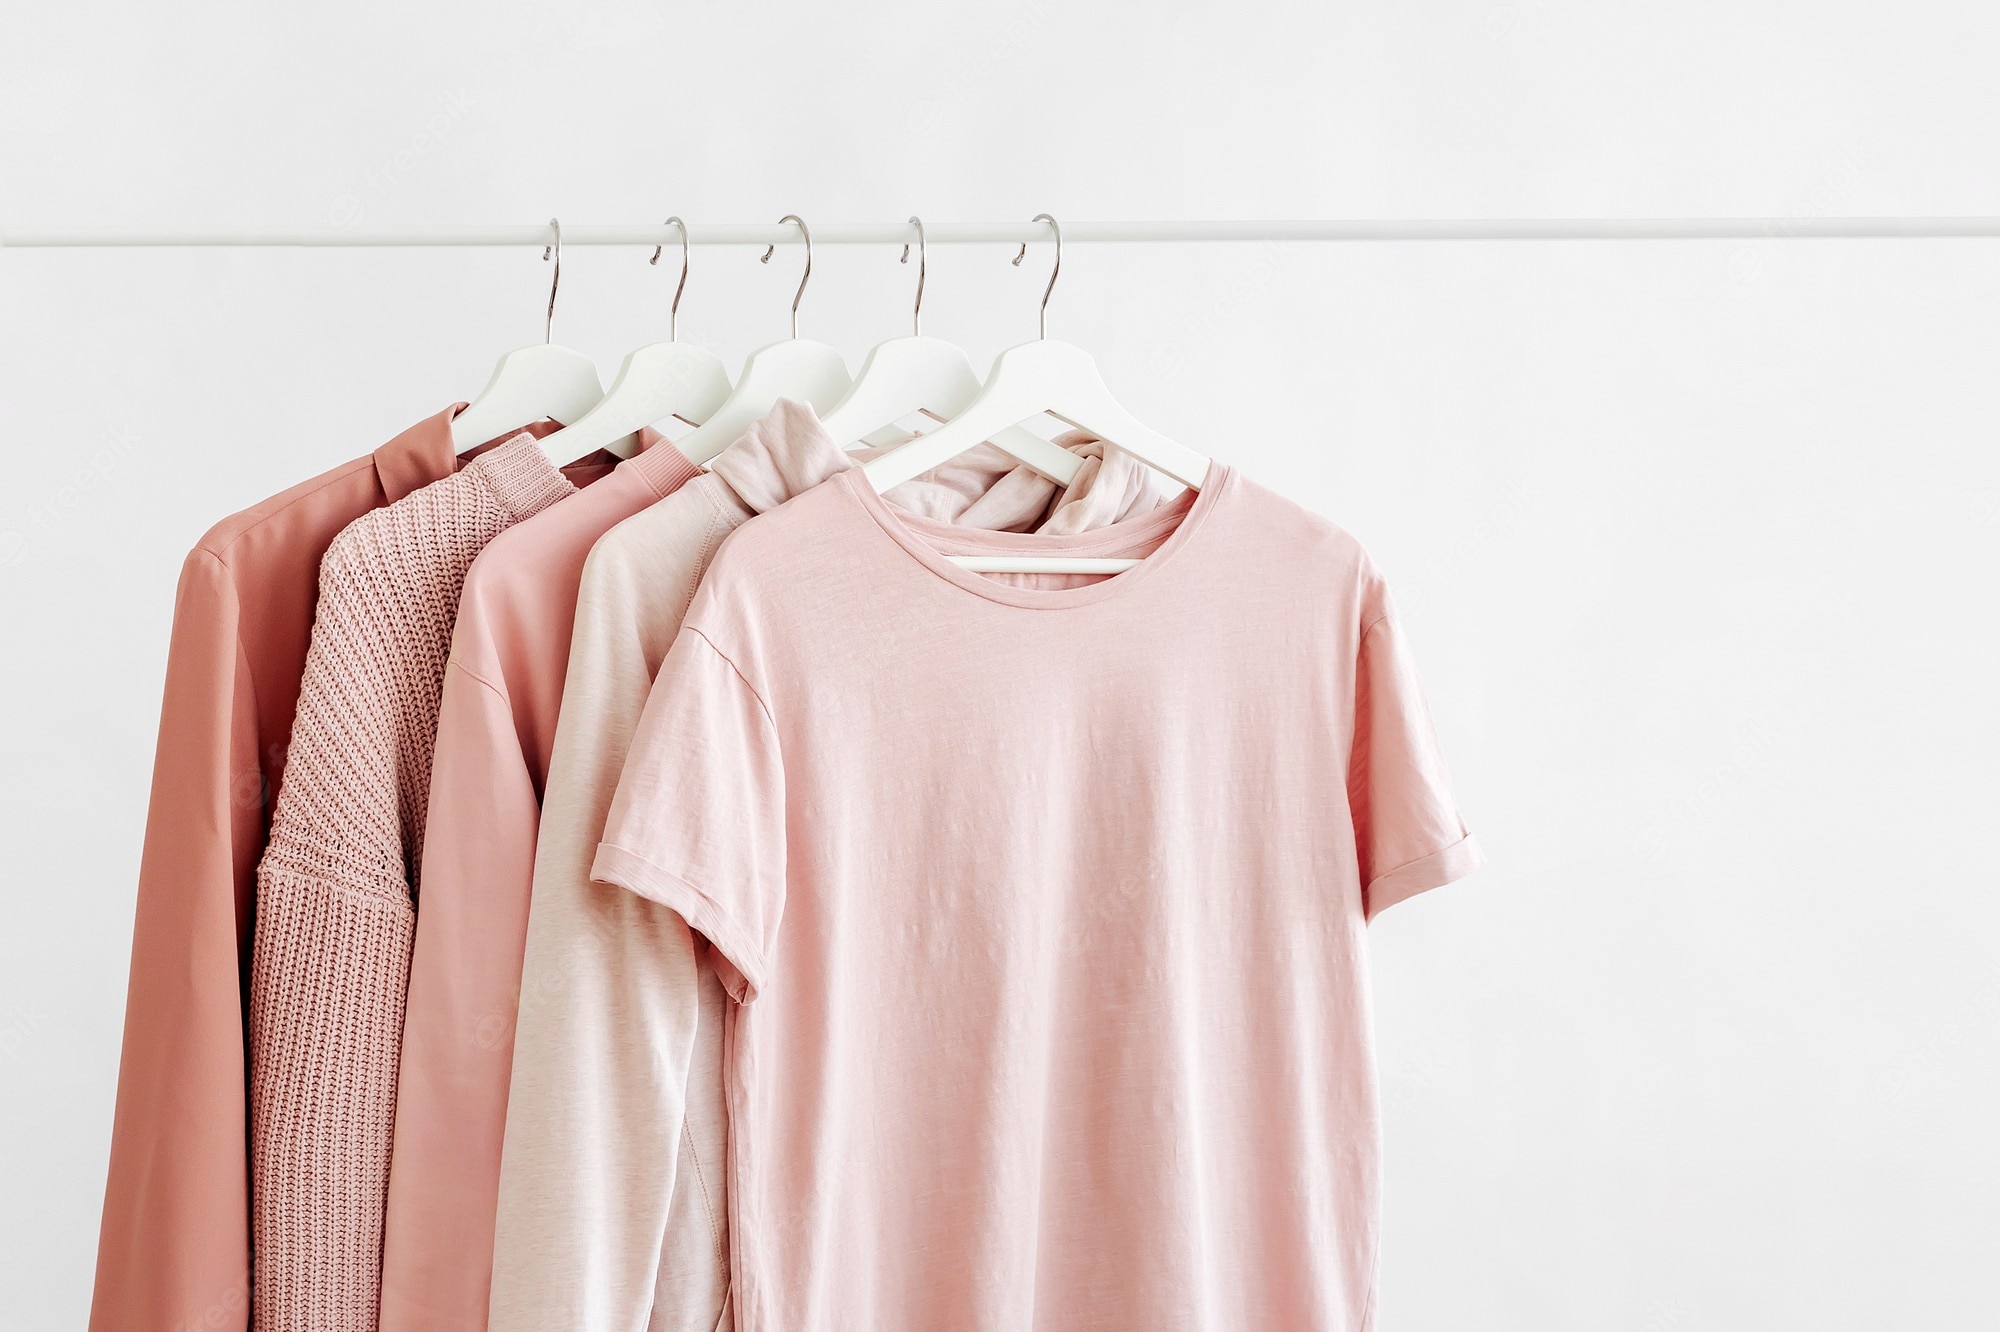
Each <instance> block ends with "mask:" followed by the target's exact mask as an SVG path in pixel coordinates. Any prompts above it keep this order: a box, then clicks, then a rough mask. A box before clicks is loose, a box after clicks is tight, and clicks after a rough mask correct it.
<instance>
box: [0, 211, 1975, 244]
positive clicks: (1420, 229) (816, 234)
mask: <svg viewBox="0 0 2000 1332" xmlns="http://www.w3.org/2000/svg"><path fill="white" fill-rule="evenodd" d="M924 235H925V239H927V240H929V241H930V242H931V243H932V244H934V245H935V244H947V245H950V244H976V243H1000V242H1004V243H1007V244H1019V243H1021V242H1024V241H1026V242H1035V241H1049V240H1053V239H1054V238H1055V233H1054V232H1053V231H1051V230H1050V229H1049V227H1048V226H1046V225H1044V224H1043V223H1040V222H932V223H926V224H925V226H924ZM554 237H555V233H554V231H553V230H552V229H551V228H550V227H549V225H548V224H547V223H536V224H528V225H522V226H504V227H471V228H465V229H461V230H422V229H410V230H383V229H371V228H366V227H320V228H304V229H274V230H256V231H141V230H130V231H127V230H102V231H90V230H81V231H61V230H56V231H33V230H23V231H0V249H72V248H76V249H88V248H96V249H130V248H151V247H183V246H186V247H199V248H236V247H240V246H250V247H266V246H270V247H282V248H301V249H349V248H370V247H397V246H488V245H521V246H531V245H547V244H548V243H549V242H550V241H551V240H553V239H554ZM1979 237H2000V217H1679V218H1605V217H1591V218H1582V217H1579V218H1500V219H1487V220H1478V219H1457V218H1401V219H1394V218H1383V219H1340V220H1319V221H1314V220H1301V221H1291V222H1283V221H1266V222H1064V223H1063V224H1062V238H1063V239H1064V240H1065V241H1070V242H1082V243H1091V242H1118V243H1138V244H1144V243H1149V242H1158V243H1171V244H1185V243H1190V242H1208V241H1222V242H1231V241H1234V242H1260V241H1261V242H1273V241H1577V240H1922V239H1971V238H1979ZM798 239H799V232H798V229H797V228H796V227H793V226H791V225H789V224H785V223H716V224H713V225H704V224H701V223H696V224H694V225H692V226H690V227H689V228H688V240H689V242H690V243H692V244H695V245H784V244H789V243H793V242H796V241H797V240H798ZM812 239H813V242H814V244H817V245H901V244H905V243H914V242H915V241H916V240H917V239H918V237H917V229H916V228H915V227H914V226H911V225H910V224H908V223H904V222H880V223H876V222H862V223H837V222H836V223H825V224H815V225H814V226H813V228H812ZM562 240H563V243H564V244H567V245H659V244H661V243H663V242H665V243H670V244H679V242H680V233H679V232H678V231H677V230H676V229H675V228H672V227H669V226H667V225H665V224H664V223H661V224H653V225H642V226H570V225H565V226H564V227H563V228H562Z"/></svg>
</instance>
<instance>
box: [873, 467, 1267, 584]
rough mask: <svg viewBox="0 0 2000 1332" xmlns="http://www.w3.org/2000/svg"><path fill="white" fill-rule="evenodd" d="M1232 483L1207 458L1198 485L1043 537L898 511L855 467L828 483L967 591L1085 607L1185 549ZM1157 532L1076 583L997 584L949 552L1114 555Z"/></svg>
mask: <svg viewBox="0 0 2000 1332" xmlns="http://www.w3.org/2000/svg"><path fill="white" fill-rule="evenodd" d="M1235 481H1236V473H1235V470H1234V469H1233V468H1230V467H1227V466H1225V465H1224V464H1222V463H1211V464H1210V465H1209V469H1208V475H1207V477H1206V478H1205V479H1204V481H1203V484H1202V487H1201V489H1200V490H1191V491H1187V492H1185V493H1183V494H1182V495H1180V496H1179V497H1178V498H1176V499H1173V500H1169V501H1168V502H1167V503H1165V504H1162V505H1160V506H1159V507H1158V508H1156V509H1152V510H1150V511H1148V512H1146V513H1143V514H1139V515H1137V516H1135V517H1131V518H1121V519H1119V520H1118V521H1117V522H1115V523H1109V524H1106V525H1105V526H1103V527H1098V528H1093V529H1091V530H1090V531H1087V532H1076V533H1072V534H1069V535H1063V536H1046V535H1043V534H1041V533H1038V532H989V531H984V530H981V529H978V528H967V527H960V526H958V525H956V524H953V523H946V522H939V521H938V520H937V519H934V518H925V517H923V516H921V515H919V514H913V513H904V512H902V511H901V510H899V509H897V508H896V507H895V506H894V505H892V504H890V502H889V501H888V500H886V499H884V498H882V496H881V494H880V493H879V492H877V491H876V489H875V487H874V485H873V484H871V483H870V482H869V480H868V477H867V474H866V472H865V471H864V470H863V469H861V468H859V467H857V468H854V469H852V470H851V471H847V472H842V473H841V474H840V475H839V476H836V477H835V478H833V483H834V484H836V485H839V486H842V487H844V488H845V490H846V493H847V494H848V495H849V496H850V497H851V498H852V499H853V500H854V502H855V503H856V504H857V505H859V506H860V508H861V510H862V511H863V512H864V513H866V514H867V515H868V516H869V517H870V518H872V519H874V520H875V524H876V526H878V527H880V528H881V529H882V532H883V534H884V535H886V536H887V537H888V538H889V539H890V540H891V541H893V542H895V543H896V544H897V545H898V546H900V547H902V549H903V552H904V553H905V554H907V555H908V556H909V557H910V558H911V559H913V560H915V561H916V562H917V564H919V565H920V566H922V567H923V568H924V569H926V570H928V571H929V572H931V573H932V574H935V575H936V576H937V577H939V578H941V579H943V580H944V581H945V582H947V583H951V584H953V585H955V586H956V587H958V588H959V589H960V590H962V591H965V592H970V593H971V594H973V595H974V596H978V597H984V598H985V599H986V600H988V601H997V602H1000V603H1001V604H1003V605H1008V606H1019V607H1023V608H1027V609H1031V610H1043V609H1047V610H1060V609H1063V608H1066V607H1071V606H1084V605H1089V604H1092V603H1094V602H1099V601H1103V600H1105V599H1107V598H1109V597H1115V596H1121V595H1123V594H1125V593H1127V592H1129V591H1130V590H1131V589H1132V588H1133V587H1135V586H1136V585H1138V584H1139V583H1142V582H1144V581H1145V580H1146V578H1147V577H1148V576H1150V575H1152V574H1156V573H1158V572H1159V571H1160V570H1161V569H1162V568H1165V567H1166V566H1167V565H1168V564H1169V563H1171V562H1172V561H1173V559H1174V557H1175V556H1177V555H1179V554H1180V553H1181V551H1182V550H1183V549H1185V548H1186V546H1187V545H1188V543H1189V542H1190V541H1192V540H1193V539H1194V535H1195V533H1196V531H1197V530H1198V529H1199V528H1200V527H1201V526H1202V524H1203V523H1204V522H1205V521H1206V520H1207V518H1208V515H1209V514H1210V513H1212V512H1213V511H1214V509H1215V506H1216V505H1217V504H1218V503H1220V502H1221V500H1222V496H1223V495H1224V493H1225V492H1227V491H1229V490H1230V489H1232V488H1233V487H1234V485H1235ZM1163 534H1164V538H1165V539H1164V540H1161V541H1160V543H1159V545H1157V546H1155V547H1154V548H1153V550H1151V551H1150V552H1148V553H1147V554H1146V555H1144V556H1142V557H1140V559H1139V563H1138V564H1137V565H1135V566H1133V567H1132V568H1130V569H1127V570H1125V571H1124V572H1123V573H1118V574H1113V575H1111V576H1110V577H1108V578H1102V579H1099V580H1098V581H1097V582H1094V583H1083V584H1080V585H1079V586H1076V587H1052V588H1039V587H1023V586H1021V585H1019V584H1016V583H1003V582H1000V581H999V580H997V579H995V578H990V577H988V576H986V575H985V574H980V573H975V572H973V571H972V570H970V569H966V568H962V567H960V566H959V565H957V564H954V563H952V561H951V559H950V558H948V557H949V556H952V555H1069V556H1076V557H1079V558H1097V557H1117V556H1119V555H1120V553H1121V552H1126V551H1130V550H1131V549H1132V548H1133V547H1134V546H1140V545H1144V544H1145V543H1147V542H1149V541H1151V540H1153V539H1155V538H1157V537H1160V536H1162V535H1163Z"/></svg>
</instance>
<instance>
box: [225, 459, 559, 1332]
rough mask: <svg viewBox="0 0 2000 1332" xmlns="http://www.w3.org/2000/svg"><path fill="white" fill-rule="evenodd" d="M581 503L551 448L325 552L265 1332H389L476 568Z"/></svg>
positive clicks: (350, 531) (263, 1136)
mask: <svg viewBox="0 0 2000 1332" xmlns="http://www.w3.org/2000/svg"><path fill="white" fill-rule="evenodd" d="M569 489H570V487H569V483H568V482H566V481H565V480H564V479H563V478H562V476H561V475H560V474H559V473H558V472H557V471H556V470H555V469H554V467H552V466H551V465H550V464H549V463H548V461H547V459H546V458H544V457H543V456H542V454H541V452H540V451H539V449H538V447H537V446H536V445H535V444H534V442H533V441H532V440H528V439H525V438H522V439H517V440H514V441H510V442H509V443H508V444H504V445H502V446H500V447H499V448H497V449H495V450H493V451H492V452H491V453H488V454H485V455H482V456H481V457H480V459H479V460H478V461H476V462H474V463H472V464H470V465H469V466H468V467H467V468H466V469H465V470H464V471H462V472H460V473H458V474H457V475H455V476H451V477H448V478H446V479H444V480H442V481H439V482H436V483H434V484H432V485H430V486H427V487H425V488H424V489H422V490H419V491H417V492H415V493H414V494H411V495H409V496H407V497H405V498H404V499H403V500H401V501H399V502H397V503H396V504H393V505H391V506H389V507H388V508H386V509H381V510H378V511H376V512H375V513H371V514H369V515H367V516H366V517H364V518H362V519H359V520H357V521H356V522H355V523H353V524H352V525H350V526H349V527H348V528H347V529H346V530H345V531H344V532H342V533H341V535H340V537H339V538H338V539H337V540H336V541H335V542H334V544H333V546H332V547H331V548H329V550H328V551H327V555H326V559H325V561H324V562H323V564H322V569H321V575H320V598H319V609H318V614H317V617H316V619H315V621H314V624H313V633H312V647H311V649H310V651H309V652H308V654H307V657H306V667H305V675H304V679H303V681H302V683H301V686H300V691H299V705H298V712H297V715H296V718H295V720H294V723H293V728H292V745H291V752H290V754H289V756H288V757H287V759H286V764H285V779H284V783H283V786H282V789H281V790H280V793H279V796H278V804H277V813H276V815H275V817H274V819H273V821H272V828H271V841H270V847H269V849H268V850H267V851H266V853H265V856H264V860H263V863H262V865H261V866H260V867H259V871H258V899H257V930H256V936H255V941H254V946H253V949H252V958H253V961H252V967H251V977H250V1082H251V1086H250V1092H251V1095H250V1142H251V1163H252V1170H251V1181H252V1207H251V1216H252V1238H253V1240H254V1243H255V1255H256V1259H255V1261H256V1271H255V1286H254V1290H255V1309H254V1314H255V1321H256V1326H257V1328H258V1332H304V1330H305V1329H311V1330H312V1332H328V1330H333V1332H371V1330H372V1329H373V1328H374V1327H375V1325H376V1318H377V1305H378V1302H379V1298H380V1285H381V1255H382V1218H383V1211H384V1205H385V1202H386V1196H387V1187H388V1172H389V1153H390V1144H391V1138H392V1134H393V1130H394V1122H395V1108H396V1075H397V1068H398V1062H399V1053H400V1047H401V1041H402V1029H403V1008H404V998H405V987H406V985H407V982H408V977H409V965H410V948H411V941H412V937H413V934H414V931H415V923H416V908H417V901H416V899H417V894H418V892H419V891H420V888H421V885H420V884H419V882H418V875H417V866H418V865H419V864H420V863H421V860H422V856H423V844H424V818H425V813H426V810H427V807H428V797H429V780H430V771H431V754H432V749H433V746H434V744H435V741H436V735H437V712H438V704H439V694H440V691H441V688H442V683H443V677H444V671H445V660H446V654H447V651H448V649H449V646H450V642H451V631H452V625H453V622H454V619H455V617H456V614H457V609H458V593H459V588H460V586H461V585H462V583H463V580H464V577H465V571H466V569H467V567H468V566H469V565H470V564H471V562H472V560H473V557H475V556H476V555H477V554H478V553H479V551H480V550H481V549H482V548H483V547H484V546H485V544H486V542H487V541H489V540H491V539H492V538H493V536H495V535H496V534H498V533H499V532H500V531H501V530H503V529H504V528H506V527H507V526H509V525H511V524H512V523H514V522H517V521H519V520H520V519H522V518H525V517H527V516H529V515H530V514H532V513H534V512H536V511H537V510H539V509H540V508H543V507H546V506H547V505H548V504H550V503H553V502H554V501H555V500H557V499H559V498H561V496H562V495H564V494H566V493H568V491H569Z"/></svg>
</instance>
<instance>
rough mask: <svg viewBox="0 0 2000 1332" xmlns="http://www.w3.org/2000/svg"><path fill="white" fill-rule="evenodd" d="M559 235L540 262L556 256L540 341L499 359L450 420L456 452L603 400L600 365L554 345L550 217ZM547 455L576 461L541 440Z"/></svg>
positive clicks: (558, 248)
mask: <svg viewBox="0 0 2000 1332" xmlns="http://www.w3.org/2000/svg"><path fill="white" fill-rule="evenodd" d="M549 227H550V229H551V230H553V231H554V232H555V241H554V243H553V244H550V245H545V246H543V247H542V258H543V259H544V260H547V259H549V258H550V257H551V256H552V255H553V257H554V258H555V262H556V268H555V274H554V276H553V277H552V278H551V279H550V281H549V312H548V316H547V318H546V319H545V321H544V322H543V325H542V341H541V343H540V344H539V345H537V346H532V347H520V348H516V349H515V350H513V351H510V352H508V353H507V354H506V355H505V356H502V357H501V358H500V363H499V364H498V365H496V366H494V367H493V378H491V379H489V380H487V381H486V387H485V388H483V389H481V390H480V391H479V396H478V397H476V398H474V399H473V400H472V402H471V403H470V404H469V405H468V406H467V407H466V409H465V410H464V411H462V412H460V413H459V414H458V415H457V416H454V417H453V418H452V420H451V443H452V447H453V448H455V449H469V448H471V447H472V446H473V445H475V444H484V443H485V442H486V441H487V440H489V439H498V438H500V436H502V435H504V434H507V433H508V432H510V431H515V430H519V429H521V428H522V427H523V426H527V425H531V424H533V423H534V422H536V421H541V420H549V421H559V422H562V423H563V424H565V425H566V424H568V423H569V422H571V421H574V420H576V419H577V418H578V417H580V416H582V415H583V414H584V413H585V412H587V411H589V410H590V409H591V408H592V407H594V406H596V405H597V403H598V401H599V400H600V399H602V398H603V397H604V385H603V384H602V383H601V382H600V381H599V380H598V378H597V367H596V366H595V365H593V364H592V363H591V360H590V358H589V357H588V356H585V355H584V354H583V353H582V352H580V351H575V350H572V349H571V348H569V347H558V346H557V345H556V344H555V341H554V335H555V327H556V289H557V288H558V287H560V286H561V285H562V223H560V222H558V221H557V220H556V219H555V218H550V219H549ZM542 451H543V452H544V453H547V454H548V455H549V460H550V461H551V462H553V463H555V464H556V466H558V467H560V466H562V465H563V464H564V463H567V462H570V461H572V459H569V458H558V457H556V456H555V453H554V451H552V450H551V449H550V448H549V447H548V442H547V440H544V441H543V450H542Z"/></svg>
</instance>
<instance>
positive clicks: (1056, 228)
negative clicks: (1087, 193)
mask: <svg viewBox="0 0 2000 1332" xmlns="http://www.w3.org/2000/svg"><path fill="white" fill-rule="evenodd" d="M1035 221H1037V222H1046V223H1048V224H1049V230H1050V231H1053V232H1055V233H1056V264H1055V267H1054V268H1051V269H1050V270H1049V285H1048V286H1046V287H1044V288H1042V317H1041V336H1042V337H1043V338H1044V339H1046V338H1047V337H1048V336H1049V296H1050V294H1051V293H1052V292H1054V291H1055V289H1056V278H1057V276H1058V275H1059V274H1061V272H1062V227H1061V225H1060V224H1059V223H1057V221H1056V220H1055V218H1053V217H1051V216H1049V214H1047V213H1036V214H1035ZM1027 257H1028V242H1026V241H1022V242H1021V252H1020V253H1019V254H1017V255H1015V256H1014V267H1016V268H1019V267H1020V266H1021V261H1022V260H1023V259H1026V258H1027Z"/></svg>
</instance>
